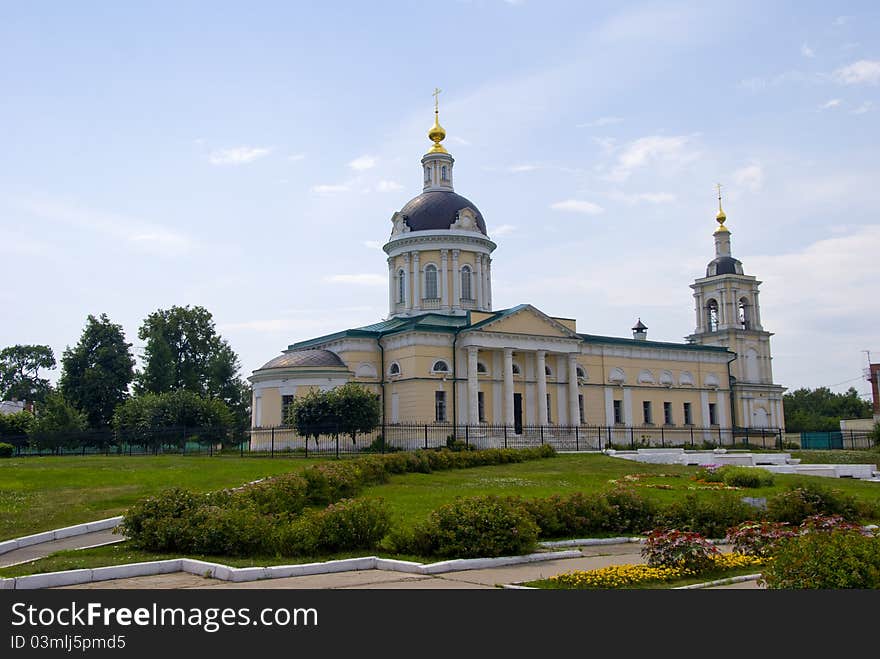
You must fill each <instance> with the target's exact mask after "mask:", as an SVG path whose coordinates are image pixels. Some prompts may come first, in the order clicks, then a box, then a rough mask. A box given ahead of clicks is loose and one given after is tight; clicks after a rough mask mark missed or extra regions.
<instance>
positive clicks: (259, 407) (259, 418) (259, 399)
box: [252, 391, 263, 428]
mask: <svg viewBox="0 0 880 659" xmlns="http://www.w3.org/2000/svg"><path fill="white" fill-rule="evenodd" d="M252 425H253V427H254V428H259V427H260V426H262V425H263V394H262V392H259V391H254V422H253V424H252Z"/></svg>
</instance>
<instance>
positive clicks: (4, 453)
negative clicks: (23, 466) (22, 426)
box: [0, 442, 15, 458]
mask: <svg viewBox="0 0 880 659" xmlns="http://www.w3.org/2000/svg"><path fill="white" fill-rule="evenodd" d="M14 452H15V447H14V446H13V445H12V444H7V443H6V442H0V458H11V457H12V454H13V453H14Z"/></svg>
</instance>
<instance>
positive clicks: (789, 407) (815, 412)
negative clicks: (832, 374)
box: [783, 387, 871, 432]
mask: <svg viewBox="0 0 880 659" xmlns="http://www.w3.org/2000/svg"><path fill="white" fill-rule="evenodd" d="M783 404H784V406H785V427H786V429H787V430H788V431H789V432H805V431H810V430H840V420H841V419H864V418H869V417H870V416H871V404H870V403H869V402H868V401H866V400H863V399H862V398H861V397H860V396H859V392H858V391H856V389H855V387H850V388H849V389H848V390H847V391H846V393H842V394H838V393H834V392H833V391H831V390H830V389H829V388H828V387H818V388H817V389H806V388H801V389H796V390H795V391H792V392H790V393H787V394H785V396H784V398H783Z"/></svg>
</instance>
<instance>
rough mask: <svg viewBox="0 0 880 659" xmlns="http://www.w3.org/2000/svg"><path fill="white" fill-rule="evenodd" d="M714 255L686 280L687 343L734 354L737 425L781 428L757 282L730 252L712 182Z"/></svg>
mask: <svg viewBox="0 0 880 659" xmlns="http://www.w3.org/2000/svg"><path fill="white" fill-rule="evenodd" d="M715 220H716V222H718V228H717V229H715V233H714V239H715V258H714V259H712V260H711V261H710V262H709V264H708V266H706V276H705V277H701V278H699V279H697V280H695V281H694V283H693V284H691V288H692V289H693V291H694V303H695V304H694V307H695V311H696V329H695V330H694V333H693V334H691V335H690V336H688V337H687V340H688V342H690V343H697V344H700V345H711V346H723V347H726V348H727V349H728V350H731V351H732V352H735V353H736V359H734V360H733V361H732V362H731V363H730V375H731V396H732V398H733V400H732V401H731V408H732V409H733V410H734V425H736V426H738V427H741V428H784V427H785V419H784V413H783V409H782V393H783V392H784V391H785V388H784V387H782V386H780V385H777V384H773V369H772V364H771V361H772V357H771V355H770V337H771V336H773V335H772V333H770V332H767V331H765V330H764V327H763V325H762V324H761V303H760V300H759V287H760V285H761V283H762V282H760V281H758V279H757V278H755V277H753V276H751V275H747V274H745V272H744V271H743V266H742V262H740V261H739V260H738V259H736V258H734V257H733V255H732V253H731V247H730V236H731V232H730V229H728V228H727V227H726V226H725V222H726V221H727V215H726V214H725V213H724V209H723V208H722V206H721V184H720V183H719V184H718V214H717V215H716V216H715Z"/></svg>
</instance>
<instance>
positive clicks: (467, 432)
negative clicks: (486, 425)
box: [464, 425, 471, 448]
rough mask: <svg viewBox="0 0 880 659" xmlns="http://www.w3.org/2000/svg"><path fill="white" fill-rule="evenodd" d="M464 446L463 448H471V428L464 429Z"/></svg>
mask: <svg viewBox="0 0 880 659" xmlns="http://www.w3.org/2000/svg"><path fill="white" fill-rule="evenodd" d="M464 446H465V448H470V446H471V427H470V426H469V425H467V426H465V427H464Z"/></svg>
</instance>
